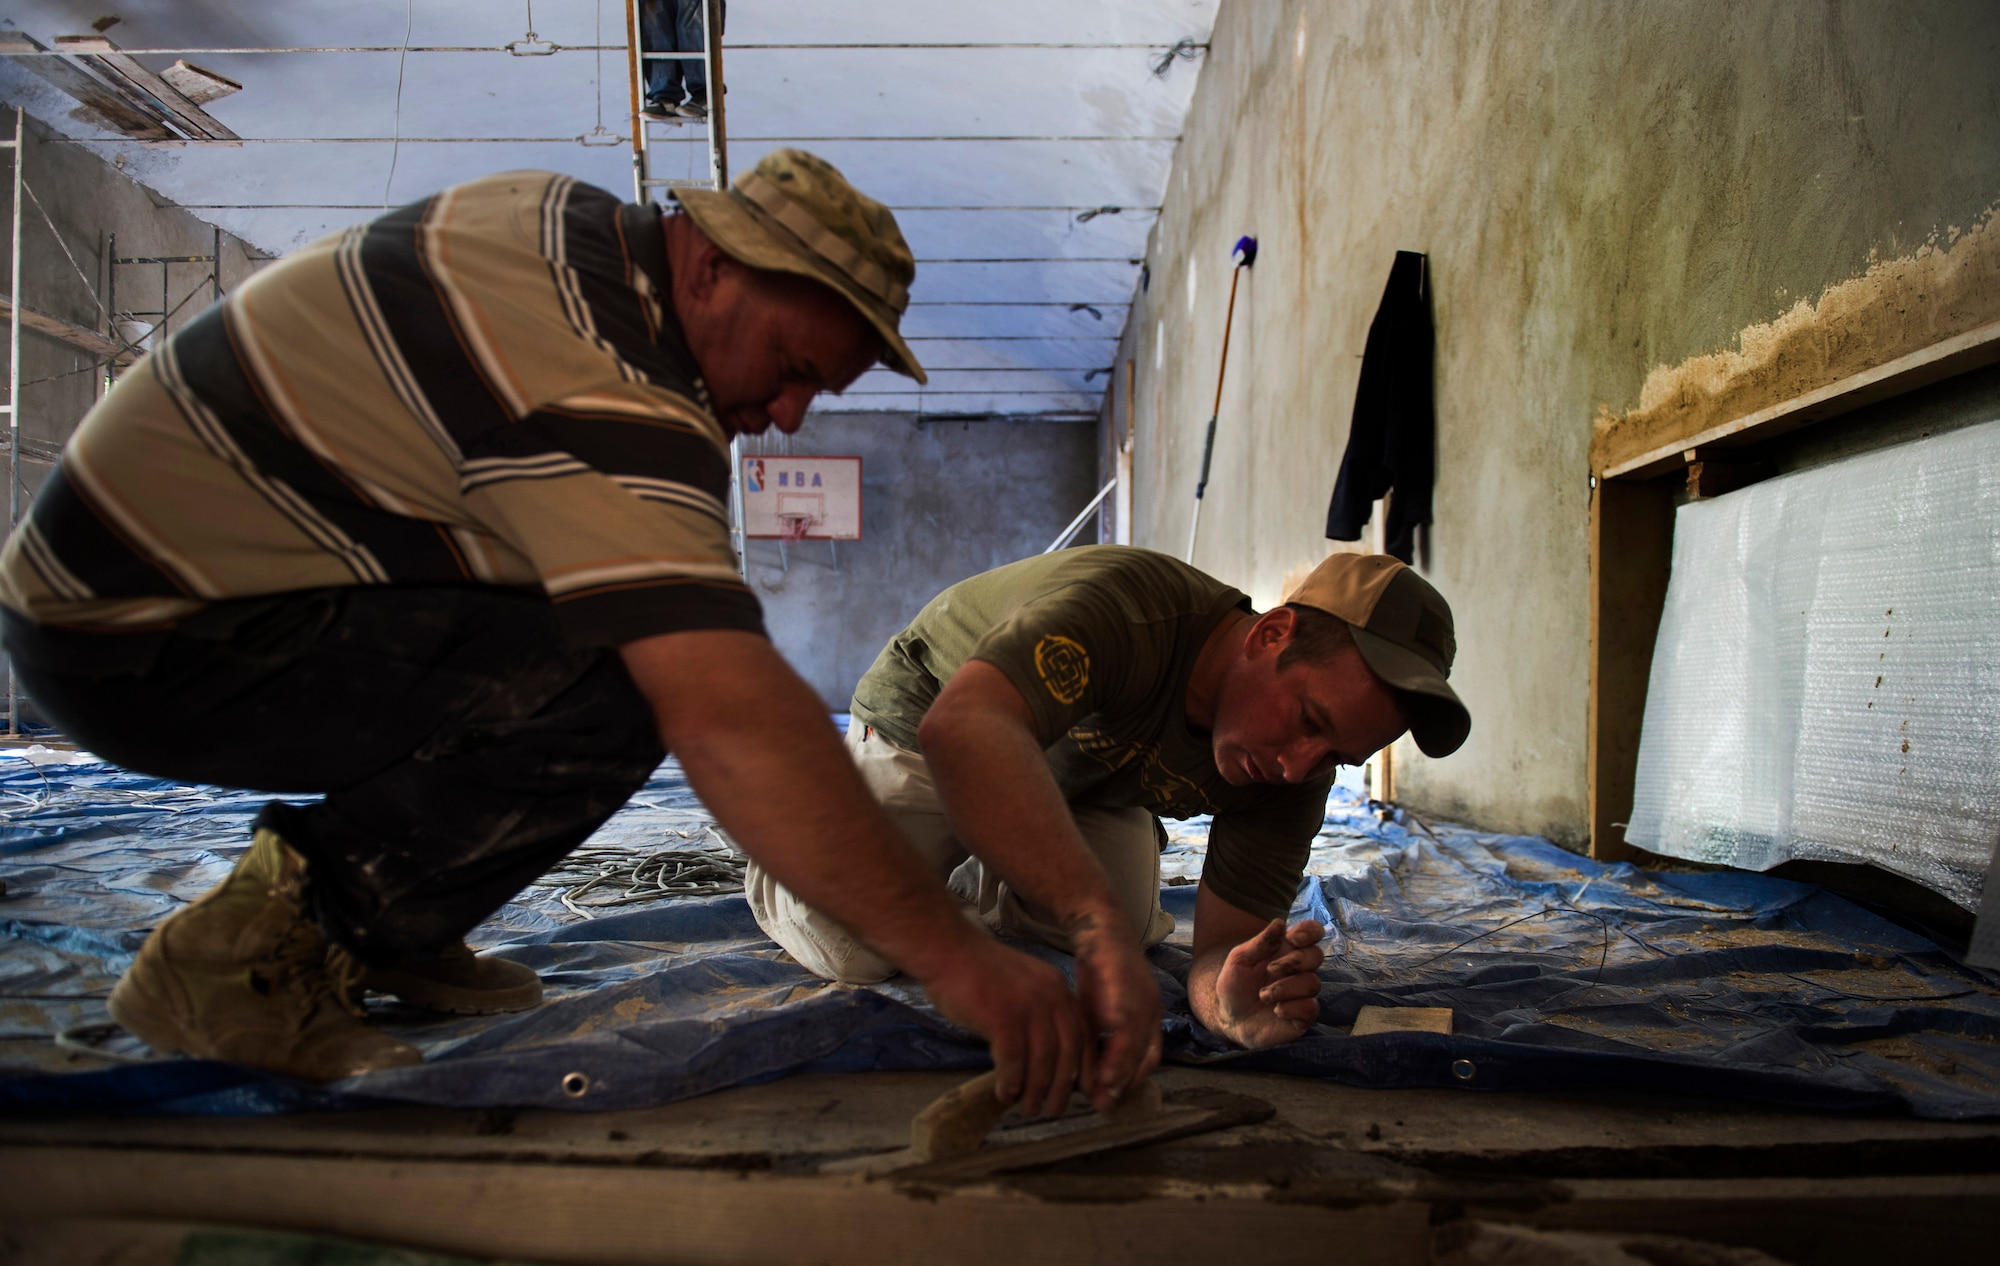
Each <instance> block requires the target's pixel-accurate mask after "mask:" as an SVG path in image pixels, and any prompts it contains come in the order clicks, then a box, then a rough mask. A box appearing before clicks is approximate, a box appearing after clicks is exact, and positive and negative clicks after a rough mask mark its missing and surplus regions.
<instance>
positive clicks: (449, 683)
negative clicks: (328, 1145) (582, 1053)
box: [7, 587, 662, 1080]
mask: <svg viewBox="0 0 2000 1266" xmlns="http://www.w3.org/2000/svg"><path fill="white" fill-rule="evenodd" d="M7 632H8V643H9V646H10V649H13V650H14V651H15V653H16V658H17V663H18V665H19V668H20V671H21V674H22V677H23V679H24V682H25V684H26V685H27V688H28V691H29V693H30V694H31V696H33V697H34V698H35V699H36V701H37V702H38V703H39V704H40V705H41V706H42V707H43V708H44V710H46V711H47V712H48V713H49V714H50V715H51V717H52V719H54V720H55V721H56V722H57V723H58V724H59V725H60V726H61V727H62V728H63V729H64V730H65V731H66V732H67V733H69V734H71V735H73V736H74V737H76V738H77V739H78V740H79V741H80V742H82V743H83V744H84V745H85V746H87V747H89V748H91V750H93V751H95V752H96V753H97V754H99V755H101V756H103V757H105V758H106V759H108V760H112V761H114V762H116V763H119V764H122V765H125V766H128V767H130V768H133V769H136V770H140V771H142V772H146V773H150V774H154V775H156V776H159V777H165V778H175V779H183V780H189V781H203V782H213V783H218V784H222V785H227V786H236V787H248V788H252V789H258V790H267V791H274V792H307V793H312V792H323V793H325V798H324V799H322V800H320V801H318V802H317V803H314V804H310V805H305V806H297V805H291V804H286V803H283V802H274V803H272V804H271V805H269V806H267V807H266V809H265V811H264V813H263V814H262V815H261V816H260V817H259V819H258V822H257V827H256V833H255V841H254V843H253V846H252V848H251V850H250V852H249V853H248V854H247V855H246V856H245V857H244V859H243V861H242V862H241V863H239V865H238V867H237V871H236V873H234V874H232V875H231V876H230V878H229V879H228V880H226V881H225V882H224V883H223V884H222V885H221V886H219V887H218V888H217V889H216V890H215V891H214V892H211V893H210V894H208V895H206V896H204V897H203V898H202V899H201V900H200V901H198V902H196V903H195V905H193V906H190V907H189V908H187V909H186V910H183V911H180V912H179V913H177V914H175V915H174V916H173V917H171V918H170V919H168V920H167V921H166V922H165V923H164V924H162V925H161V926H160V927H159V928H158V929H156V930H155V931H154V933H153V935H152V936H151V937H150V938H149V939H148V941H147V943H146V945H145V947H143V948H142V949H141V951H140V954H139V957H138V959H137V960H136V961H135V963H134V965H133V968H132V970H131V971H130V972H128V973H127V976H126V978H125V980H123V981H121V982H120V984H119V988H118V990H117V991H116V992H114V994H113V1008H114V1016H115V1018H118V1019H119V1020H120V1021H121V1023H125V1024H126V1025H127V1027H128V1028H132V1029H134V1031H135V1032H138V1033H139V1035H140V1036H141V1037H144V1038H146V1040H147V1041H148V1042H149V1043H151V1044H153V1045H154V1046H156V1047H158V1048H161V1049H168V1050H183V1051H186V1052H187V1053H189V1054H195V1055H202V1056H207V1057H212V1058H223V1059H232V1060H236V1061H238V1062H242V1063H248V1064H253V1065H256V1066H258V1067H263V1068H270V1069H273V1070H275V1071H281V1072H287V1073H291V1074H293V1075H297V1076H301V1077H307V1078H312V1079H316V1080H327V1079H331V1078H333V1077H339V1076H345V1075H348V1074H350V1073H352V1072H358V1071H364V1070H365V1069H366V1068H370V1067H382V1066H389V1065H393V1064H397V1063H409V1062H414V1061H415V1059H416V1053H415V1052H414V1051H413V1050H411V1049H410V1048H408V1047H407V1046H404V1045H403V1044H402V1043H399V1042H395V1041H394V1040H393V1039H391V1038H388V1037H387V1036H386V1035H383V1034H380V1033H377V1032H375V1031H374V1030H372V1029H369V1028H368V1027H367V1026H366V1025H364V1024H362V1023H361V1022H360V1020H359V1019H358V1018H357V1016H356V1015H355V1012H356V1011H357V1010H358V1008H356V1007H355V1006H354V1003H353V1000H352V999H351V998H350V997H349V996H348V993H349V986H350V985H351V984H353V983H355V982H356V981H357V980H358V981H359V982H360V983H363V984H366V985H367V986H369V987H374V988H379V989H382V990H383V991H385V992H394V993H396V994H397V995H398V996H401V997H403V998H404V999H405V1000H407V1001H414V1002H417V1003H418V1004H420V1005H430V1006H434V1007H441V1008H444V1009H452V1010H469V1011H486V1010H501V1009H515V1008H519V1007H521V1006H531V1005H533V1004H534V1002H535V1001H537V1000H538V999H539V995H540V982H539V981H536V980H534V979H533V973H531V972H528V971H527V970H526V969H525V968H522V967H519V966H517V965H515V964H509V963H504V962H501V961H499V960H489V959H480V958H475V957H474V956H473V955H472V954H471V953H470V951H469V950H467V949H466V948H465V946H464V943H463V937H464V936H465V934H466V933H467V932H468V931H470V930H471V929H472V928H473V927H474V926H475V925H477V924H478V923H479V922H480V921H481V920H483V919H484V918H486V917H487V916H488V915H489V914H491V913H492V912H493V911H494V910H496V909H498V908H499V907H500V905H501V904H503V903H504V902H505V901H506V900H507V899H508V898H509V897H511V896H512V895H513V894H514V893H515V892H517V891H519V890H520V889H521V888H522V887H523V886H525V885H526V884H527V883H528V882H530V881H531V880H532V879H534V878H535V877H536V876H537V875H539V874H541V873H542V872H543V871H544V870H546V869H547V868H548V867H550V866H552V865H553V864H555V862H557V861H558V860H560V859H561V858H562V857H563V855H564V854H566V853H567V852H568V851H569V850H570V849H572V848H574V847H575V846H576V845H577V844H579V843H581V842H582V841H583V840H584V839H586V838H588V837H589V835H590V834H591V832H592V831H594V830H596V828H597V827H598V826H599V825H600V824H601V823H602V822H603V821H604V820H605V819H606V818H608V817H610V816H611V814H612V813H614V812H616V811H617V809H618V807H619V806H620V805H622V804H623V803H624V802H625V800H626V799H627V798H629V796H630V795H631V794H632V792H634V791H635V790H637V789H638V788H639V787H640V786H642V785H643V784H644V782H645V780H646V778H647V776H648V775H649V774H650V773H651V772H652V770H653V768H654V767H655V766H656V765H657V764H658V763H659V760H660V758H661V755H662V753H661V749H660V743H659V737H658V734H657V731H656V729H655V727H654V720H653V717H652V713H651V709H650V708H649V707H648V706H647V704H646V703H645V701H644V699H643V698H642V697H641V696H640V695H639V692H638V690H637V688H636V687H634V686H633V684H632V682H631V679H630V677H629V676H628V675H627V674H626V672H625V668H624V664H623V661H622V660H621V659H620V658H619V657H618V655H617V652H616V651H615V650H611V649H608V648H577V647H572V646H569V645H567V644H565V642H564V641H563V638H562V635H561V632H560V630H559V629H558V627H557V625H556V621H555V616H554V613H553V610H552V608H550V606H549V605H548V603H547V602H546V601H544V600H542V599H540V598H537V597H534V596H532V595H527V594H520V593H513V592H509V591H505V590H498V589H483V588H477V587H465V588H441V589H414V588H389V587H384V588H351V589H330V590H311V591H304V592H300V593H294V594H284V595H278V596H276V597H273V598H268V599H248V600H242V601H236V602H225V603H219V604H216V605H215V606H213V607H211V608H209V609H208V610H206V611H204V612H202V613H201V614H199V615H197V616H195V617H193V618H191V619H189V620H188V621H186V622H184V623H183V624H182V625H181V626H179V627H178V628H176V629H175V630H174V631H173V632H172V633H170V634H166V635H155V636H154V638H153V642H152V643H150V644H148V645H149V647H150V649H148V650H147V652H146V654H145V655H144V656H143V660H144V662H141V663H134V662H132V661H133V658H134V657H133V652H132V649H131V648H132V647H133V646H134V645H137V643H134V642H132V641H129V640H128V641H124V642H120V641H118V640H117V639H121V638H130V637H131V636H132V635H122V634H121V635H93V634H81V633H70V632H64V631H60V630H49V629H42V628H38V627H36V626H28V625H25V623H24V622H19V621H17V620H15V619H13V618H11V617H10V618H9V621H8V630H7ZM107 650H109V651H111V652H113V653H106V651H107ZM105 666H111V667H112V668H115V669H118V671H110V672H107V671H104V668H105Z"/></svg>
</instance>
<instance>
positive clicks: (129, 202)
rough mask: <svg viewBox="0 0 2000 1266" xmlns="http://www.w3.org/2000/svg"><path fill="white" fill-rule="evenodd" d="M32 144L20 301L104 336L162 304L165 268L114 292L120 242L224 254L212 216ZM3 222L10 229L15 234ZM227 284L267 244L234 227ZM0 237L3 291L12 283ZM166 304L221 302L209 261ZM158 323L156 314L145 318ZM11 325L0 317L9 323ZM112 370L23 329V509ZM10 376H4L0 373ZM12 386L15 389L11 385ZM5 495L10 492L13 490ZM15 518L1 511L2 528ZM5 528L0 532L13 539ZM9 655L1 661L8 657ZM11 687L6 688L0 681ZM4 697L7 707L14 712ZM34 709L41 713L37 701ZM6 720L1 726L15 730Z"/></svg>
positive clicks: (178, 323) (142, 270)
mask: <svg viewBox="0 0 2000 1266" xmlns="http://www.w3.org/2000/svg"><path fill="white" fill-rule="evenodd" d="M13 124H14V116H13V112H12V111H11V110H8V111H5V112H0V128H4V130H5V131H6V133H7V134H8V135H9V136H11V135H12V132H13ZM26 127H27V137H26V140H25V143H24V145H23V147H22V167H21V173H22V178H23V180H24V181H25V182H26V185H27V188H28V190H29V194H30V195H31V196H28V197H24V198H22V200H21V202H22V212H21V295H20V298H21V301H22V304H23V306H24V307H26V308H31V309H34V310H36V311H38V312H42V313H45V314H47V315H49V316H54V317H60V318H62V319H63V320H65V321H68V322H69V323H71V324H73V325H79V326H82V327H84V328H86V329H88V330H91V331H94V332H97V333H106V332H107V331H109V329H110V328H111V327H110V321H109V316H110V313H111V308H112V306H113V304H114V303H115V306H116V308H117V309H118V311H120V312H123V313H132V312H138V311H142V310H149V309H150V310H152V311H154V312H157V311H159V310H160V309H161V298H160V284H161V274H162V266H161V265H157V264H125V265H119V266H117V294H116V296H115V298H114V297H113V295H112V292H111V271H112V268H113V265H112V263H111V259H112V255H111V245H112V240H113V237H114V235H115V238H116V248H117V257H118V258H124V259H130V258H133V257H141V256H143V257H151V258H159V257H163V256H176V255H180V256H186V255H210V254H214V253H216V243H217V231H216V230H215V228H214V227H213V226H211V225H209V224H207V223H206V222H204V221H202V220H199V219H197V218H195V216H194V215H192V214H191V213H189V212H187V211H183V210H181V209H180V208H178V207H175V206H172V205H171V204H168V203H165V202H162V201H161V200H160V199H159V198H158V197H157V196H155V195H154V194H153V193H151V192H150V191H149V190H147V189H145V188H144V187H143V186H141V185H139V184H137V183H136V182H134V181H132V180H130V179H128V178H127V177H126V176H125V175H124V174H123V173H122V172H121V171H119V169H118V168H117V167H116V166H115V165H113V164H111V163H107V162H105V161H104V160H102V159H100V158H98V157H97V155H96V154H94V153H92V152H91V150H90V147H88V146H84V145H76V144H72V143H70V142H67V141H64V140H63V139H62V138H60V137H58V136H55V135H54V134H53V133H51V132H49V131H48V130H47V129H46V128H44V127H43V126H42V125H41V124H39V123H38V122H36V121H35V120H34V119H32V118H30V119H28V121H27V125H26ZM12 214H13V187H12V173H11V172H10V171H8V170H7V169H6V167H5V165H4V159H0V226H5V225H7V224H8V223H10V221H11V216H12ZM4 231H5V230H4V227H0V232H4ZM220 243H221V256H222V271H221V288H222V292H223V293H224V294H227V293H228V292H229V291H230V290H231V289H233V288H234V287H235V286H237V285H239V284H240V283H241V282H243V281H244V280H245V279H247V278H248V277H249V276H250V274H251V272H252V270H253V269H254V268H255V266H256V258H255V257H256V252H254V251H252V250H251V249H249V248H248V247H247V246H246V245H245V244H244V243H243V242H241V241H239V240H237V239H236V238H233V237H231V236H230V235H229V234H227V233H223V234H221V235H220ZM5 250H6V247H5V241H4V238H0V291H5V290H8V289H10V288H11V285H12V281H11V277H10V275H9V273H8V264H7V260H6V255H5ZM164 268H165V272H166V283H167V301H166V305H165V306H166V308H167V310H169V311H171V312H173V315H172V316H171V317H170V318H169V319H168V321H167V323H166V329H167V330H168V331H172V330H178V329H180V328H181V327H182V326H183V325H185V324H186V323H187V322H189V321H191V320H193V319H194V318H195V317H196V316H198V315H200V314H201V313H202V312H203V311H204V310H205V309H206V308H207V307H208V306H209V303H210V293H211V291H210V285H209V281H208V278H209V276H210V273H211V271H212V270H211V266H210V265H208V264H205V263H177V264H169V265H165V266H164ZM140 319H141V321H142V323H143V324H145V325H147V326H152V325H154V324H156V323H157V322H158V321H159V319H160V318H159V317H157V316H148V317H143V318H140ZM4 329H5V327H4V325H0V331H3V330H4ZM6 358H7V345H6V339H5V338H4V336H0V375H5V374H6V372H7V370H6V363H7V360H6ZM105 374H106V366H105V365H104V363H103V361H102V359H101V358H100V357H98V356H96V355H94V354H93V353H90V352H86V351H82V350H79V349H78V348H76V347H74V346H72V345H71V344H68V343H65V342H63V341H61V340H59V339H55V338H51V337H49V336H48V335H46V334H42V333H39V332H36V331H33V330H29V329H27V328H25V327H24V328H23V329H22V331H21V439H22V444H21V455H22V458H23V460H22V463H21V468H20V474H21V484H22V500H21V507H20V508H21V513H23V514H25V513H26V512H27V507H28V504H29V503H30V501H31V500H32V498H33V495H34V491H35V489H36V488H38V487H39V486H40V485H41V482H42V480H43V479H44V478H46V477H47V474H48V471H49V464H48V461H47V459H48V458H50V457H52V456H53V455H54V454H55V453H57V452H59V451H61V449H62V446H63V444H64V443H65V442H66V441H67V440H68V439H69V436H70V434H71V432H73V431H75V430H76V425H77V423H78V422H81V421H82V420H83V415H84V414H85V413H87V412H88V411H89V410H90V407H91V405H92V404H94V403H96V401H97V399H98V398H99V397H100V396H102V395H103V394H104V391H105V388H106V379H105ZM0 383H4V378H3V377H0ZM0 390H4V386H0ZM5 495H6V494H5V492H4V491H0V498H4V497H5ZM5 522H6V520H4V519H0V525H4V524H5ZM4 535H5V532H4V530H0V537H4ZM5 658H6V657H5V655H4V653H0V664H4V663H5ZM0 690H4V684H0ZM4 706H5V705H4V701H0V708H4ZM23 715H24V716H25V717H28V718H30V719H33V716H34V713H33V709H32V708H31V707H24V709H23ZM4 724H5V722H4V718H3V717H0V726H4Z"/></svg>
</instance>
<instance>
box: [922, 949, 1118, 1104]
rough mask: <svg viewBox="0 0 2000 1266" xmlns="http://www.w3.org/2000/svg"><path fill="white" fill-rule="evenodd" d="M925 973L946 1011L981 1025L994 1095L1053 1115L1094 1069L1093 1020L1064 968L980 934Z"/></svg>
mask: <svg viewBox="0 0 2000 1266" xmlns="http://www.w3.org/2000/svg"><path fill="white" fill-rule="evenodd" d="M966 931H967V936H966V937H965V940H964V942H963V944H962V945H960V946H958V947H956V948H955V950H954V952H952V953H950V954H949V955H947V956H944V957H943V963H942V966H941V968H940V969H939V970H937V971H935V972H934V973H927V974H926V975H924V976H922V977H920V979H921V981H922V984H923V986H924V992H925V993H926V994H928V995H929V996H930V1000H931V1002H932V1003H933V1004H934V1005H935V1006H936V1007H937V1009H938V1010H939V1011H941V1012H943V1013H944V1014H945V1016H946V1017H948V1018H949V1019H951V1020H953V1021H955V1022H956V1023H959V1024H963V1025H965V1026H966V1027H967V1028H970V1029H974V1030H977V1031H978V1032H979V1033H981V1034H982V1035H984V1036H985V1038H986V1040H987V1041H988V1042H989V1043H990V1044H991V1045H992V1048H993V1069H994V1072H995V1074H996V1076H995V1078H994V1083H995V1084H994V1097H995V1098H996V1099H998V1100H999V1101H1000V1102H1001V1103H1002V1104H1012V1103H1014V1102H1015V1101H1016V1100H1019V1101H1020V1103H1021V1105H1022V1107H1023V1108H1024V1109H1025V1110H1026V1111H1028V1112H1029V1113H1030V1114H1031V1115H1045V1116H1056V1115H1060V1114H1061V1112H1062V1110H1063V1108H1064V1107H1065V1106H1066V1105H1067V1104H1068V1103H1069V1094H1070V1090H1071V1089H1072V1088H1073V1087H1082V1088H1084V1089H1086V1090H1087V1089H1089V1088H1090V1086H1091V1085H1092V1082H1093V1078H1094V1075H1095V1069H1094V1058H1093V1057H1094V1050H1093V1045H1094V1044H1093V1042H1092V1041H1091V1040H1090V1038H1089V1031H1090V1029H1089V1025H1088V1024H1087V1023H1086V1021H1085V1019H1084V1015H1083V1008H1082V1007H1081V1005H1080V1004H1079V1003H1078V1001H1077V998H1076V995H1075V994H1073V993H1071V992H1070V988H1069V982H1068V981H1067V980H1065V979H1063V974H1062V973H1061V972H1059V971H1057V970H1056V969H1055V968H1053V967H1051V966H1049V965H1048V964H1047V963H1044V962H1042V961H1040V960H1039V959H1035V958H1030V957H1029V956H1028V955H1026V954H1023V953H1021V952H1020V951H1018V950H1012V949H1008V948H1007V947H1006V946H1004V945H1002V944H1000V943H999V942H998V941H995V940H993V939H992V938H990V937H988V936H986V935H984V934H983V933H979V932H975V931H973V930H972V929H971V927H970V925H967V929H966Z"/></svg>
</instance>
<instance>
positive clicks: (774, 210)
mask: <svg viewBox="0 0 2000 1266" xmlns="http://www.w3.org/2000/svg"><path fill="white" fill-rule="evenodd" d="M673 196H674V200H675V201H677V202H679V203H680V204H681V207H682V209H684V210H685V211H686V212H687V213H688V216H689V218H691V219H692V220H693V221H694V222H695V225H696V227H698V228H700V229H701V231H702V232H703V233H705V234H707V235H708V238H709V240H710V241H712V242H714V243H715V244H716V245H717V246H719V247H721V248H722V250H723V251H725V252H726V253H727V254H728V255H729V256H730V257H731V258H733V259H738V260H741V261H742V262H743V263H746V264H748V265H750V266H751V267H752V268H768V269H772V270H775V271H777V272H786V273H796V274H797V275H799V276H801V277H810V278H812V279H813V280H814V281H818V282H823V283H824V284H826V285H828V286H831V287H833V288H834V290H836V291H837V292H839V294H840V295H841V297H842V298H844V299H846V300H847V301H848V302H849V303H851V304H853V305H854V307H855V309H856V310H857V311H858V312H860V313H861V315H862V316H864V317H866V318H867V319H868V324H870V325H871V326H873V327H875V332H876V333H878V334H880V335H881V336H882V342H883V351H882V363H883V364H885V365H887V366H888V367H889V368H891V369H893V370H895V371H896V372H897V373H899V374H904V375H907V376H909V377H911V378H914V379H916V380H917V381H918V382H929V381H930V378H929V376H928V375H926V374H925V373H924V367H923V366H922V365H919V364H918V363H917V358H916V356H915V355H914V354H913V353H912V352H911V351H910V347H909V344H907V343H905V342H903V336H902V334H901V333H900V332H899V328H898V327H899V326H900V325H901V323H902V317H903V312H904V310H905V309H906V308H908V307H909V306H910V283H911V282H912V281H914V280H915V279H916V276H917V261H916V258H915V257H914V256H912V255H911V254H910V248H909V245H908V243H906V242H904V241H903V233H902V230H901V229H899V228H897V227H896V217H895V216H894V215H891V214H890V212H889V208H887V207H885V206H883V205H882V204H881V203H879V202H877V201H875V200H874V199H873V198H870V197H869V196H868V195H866V194H864V193H862V192H861V191H859V190H858V189H856V188H855V187H854V186H853V185H850V184H848V183H847V178H846V177H845V176H842V175H841V174H840V173H839V172H838V171H837V170H835V169H834V166H833V164H831V163H829V162H827V161H826V160H825V159H822V158H818V157H816V156H814V155H812V154H808V153H806V152H805V151H804V150H799V149H779V150H773V151H772V152H771V153H769V154H766V155H765V156H764V160H763V161H762V162H760V163H758V164H757V165H756V166H755V167H753V168H751V169H750V170H749V171H746V172H744V173H743V174H742V175H740V176H738V177H737V178H736V180H735V181H734V183H732V184H731V185H730V188H729V192H727V193H718V192H716V191H715V190H713V189H676V190H674V194H673Z"/></svg>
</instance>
